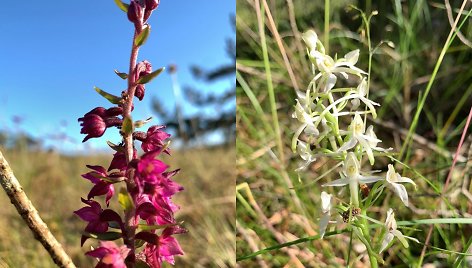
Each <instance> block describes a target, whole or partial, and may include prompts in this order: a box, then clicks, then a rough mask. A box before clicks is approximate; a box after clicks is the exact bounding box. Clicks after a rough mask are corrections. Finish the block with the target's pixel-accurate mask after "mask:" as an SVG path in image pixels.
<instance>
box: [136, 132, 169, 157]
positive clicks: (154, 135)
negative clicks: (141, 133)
mask: <svg viewBox="0 0 472 268" xmlns="http://www.w3.org/2000/svg"><path fill="white" fill-rule="evenodd" d="M164 128H165V126H152V127H150V128H149V129H148V131H147V133H146V137H145V138H144V139H142V140H141V142H142V143H141V148H142V149H143V151H145V152H150V151H154V150H162V148H163V147H164V145H165V144H164V140H166V139H168V138H169V137H170V134H168V133H166V132H164V131H162V130H161V129H164ZM165 152H166V153H169V152H168V150H167V149H166V150H165Z"/></svg>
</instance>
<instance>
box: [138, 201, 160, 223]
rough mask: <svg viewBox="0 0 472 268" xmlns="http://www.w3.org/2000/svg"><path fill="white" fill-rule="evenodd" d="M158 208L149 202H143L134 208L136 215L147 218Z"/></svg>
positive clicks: (155, 212) (154, 213)
mask: <svg viewBox="0 0 472 268" xmlns="http://www.w3.org/2000/svg"><path fill="white" fill-rule="evenodd" d="M157 212H158V210H157V209H156V207H155V206H154V205H153V204H152V203H151V202H144V203H142V204H140V205H139V206H138V208H137V209H136V215H139V217H141V219H143V220H147V219H148V218H149V217H152V216H155V215H157Z"/></svg>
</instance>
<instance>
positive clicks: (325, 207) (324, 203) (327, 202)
mask: <svg viewBox="0 0 472 268" xmlns="http://www.w3.org/2000/svg"><path fill="white" fill-rule="evenodd" d="M330 216H331V195H330V194H327V193H326V192H321V219H320V223H319V226H320V236H321V238H323V236H324V234H325V232H326V227H327V226H328V223H329V218H330Z"/></svg>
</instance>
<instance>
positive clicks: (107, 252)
mask: <svg viewBox="0 0 472 268" xmlns="http://www.w3.org/2000/svg"><path fill="white" fill-rule="evenodd" d="M129 252H130V249H129V248H127V247H126V246H121V247H118V246H117V245H116V244H115V243H114V242H111V241H105V242H102V241H100V247H98V248H96V249H94V250H91V251H89V252H87V253H85V255H88V256H91V257H95V258H98V259H100V261H99V262H98V264H97V265H96V266H95V267H96V268H126V264H125V259H126V256H128V253H129Z"/></svg>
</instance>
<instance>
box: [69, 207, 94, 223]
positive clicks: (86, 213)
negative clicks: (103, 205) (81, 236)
mask: <svg viewBox="0 0 472 268" xmlns="http://www.w3.org/2000/svg"><path fill="white" fill-rule="evenodd" d="M74 213H75V214H76V215H77V216H79V217H80V218H81V219H82V220H84V221H95V220H97V219H98V218H99V215H98V213H97V211H96V210H95V209H93V208H91V207H83V208H81V209H79V210H76V211H74Z"/></svg>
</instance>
